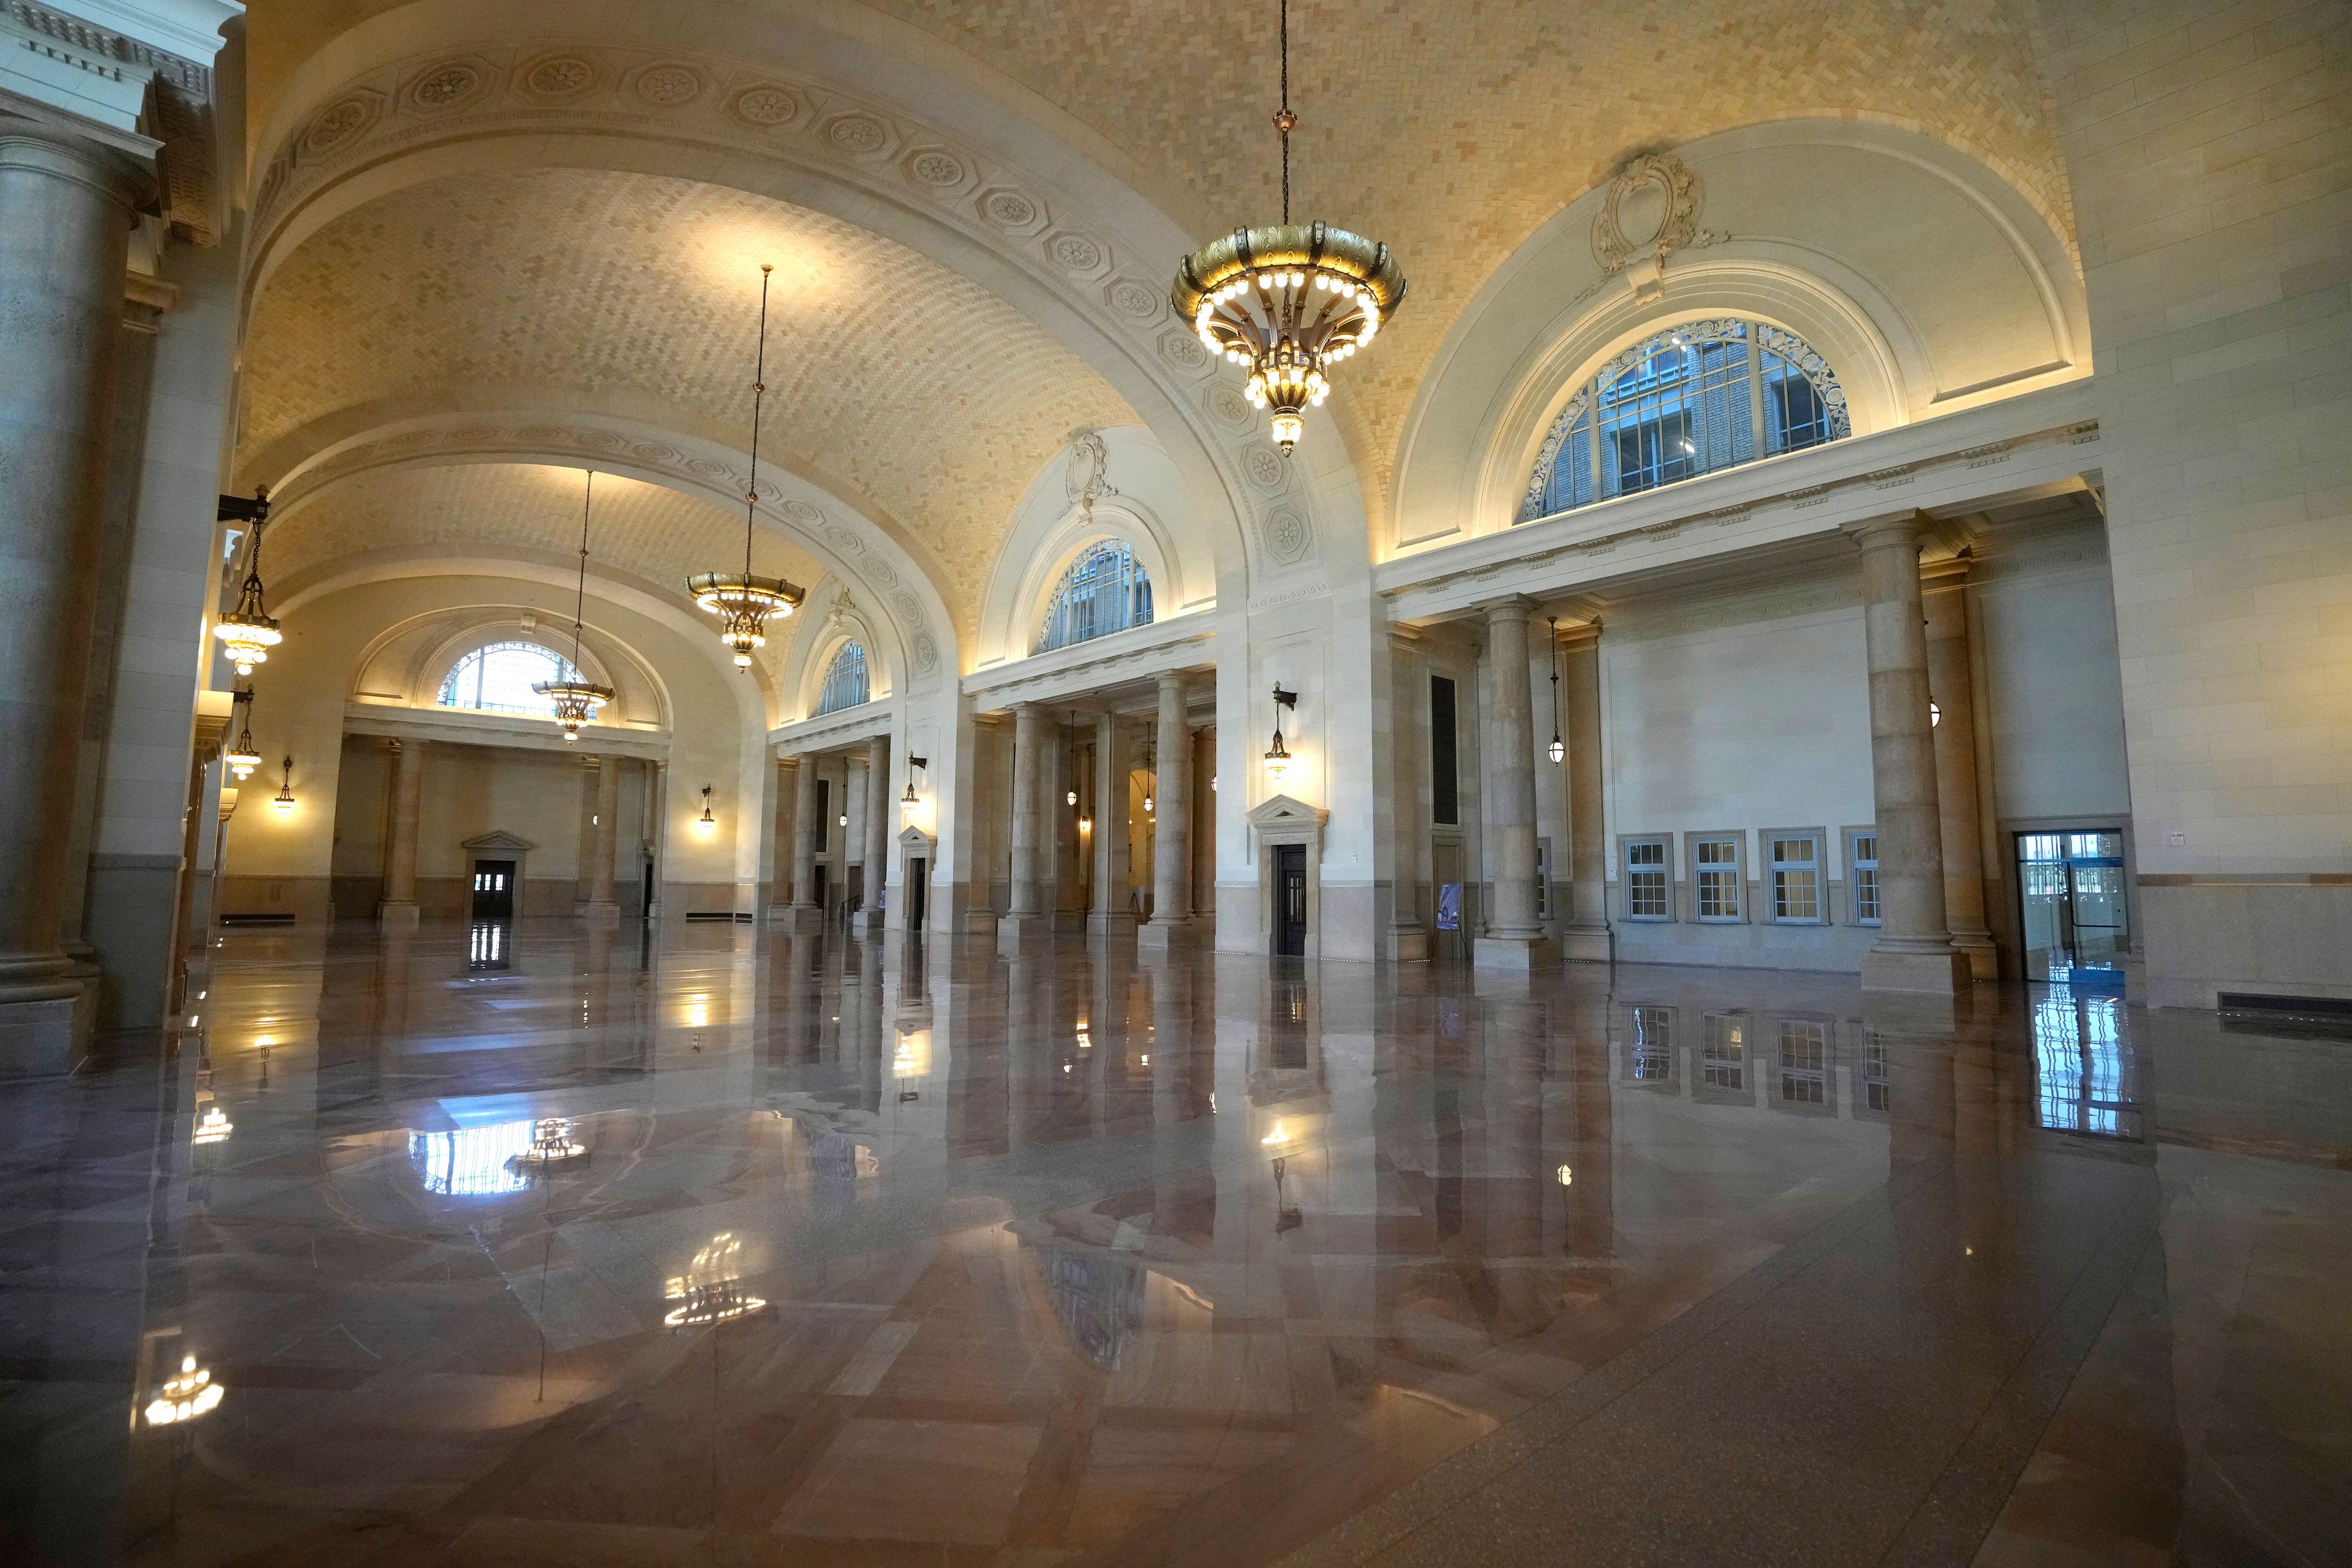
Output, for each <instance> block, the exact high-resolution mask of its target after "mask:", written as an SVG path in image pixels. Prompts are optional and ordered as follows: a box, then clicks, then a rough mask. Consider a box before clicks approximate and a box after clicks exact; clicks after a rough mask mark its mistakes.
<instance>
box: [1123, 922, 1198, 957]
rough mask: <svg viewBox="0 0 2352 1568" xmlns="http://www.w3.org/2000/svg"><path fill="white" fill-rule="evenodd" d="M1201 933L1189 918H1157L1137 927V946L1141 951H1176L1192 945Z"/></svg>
mask: <svg viewBox="0 0 2352 1568" xmlns="http://www.w3.org/2000/svg"><path fill="white" fill-rule="evenodd" d="M1199 935H1200V932H1199V931H1198V930H1197V929H1196V928H1195V927H1194V926H1193V924H1192V921H1189V920H1181V921H1160V920H1155V921H1149V922H1147V923H1145V924H1143V925H1139V926H1138V927H1136V928H1135V946H1136V950H1137V951H1138V952H1179V951H1181V950H1182V949H1184V948H1188V947H1191V946H1192V943H1193V942H1194V941H1195V940H1197V939H1198V937H1199Z"/></svg>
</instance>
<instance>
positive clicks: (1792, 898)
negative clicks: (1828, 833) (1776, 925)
mask: <svg viewBox="0 0 2352 1568" xmlns="http://www.w3.org/2000/svg"><path fill="white" fill-rule="evenodd" d="M1771 845H1772V918H1773V919H1774V920H1776V921H1789V922H1790V923H1791V924H1794V925H1819V924H1820V923H1821V920H1822V846H1821V840H1819V839H1818V838H1814V837H1811V835H1807V834H1792V835H1786V836H1780V835H1776V836H1775V837H1773V838H1772V840H1771Z"/></svg>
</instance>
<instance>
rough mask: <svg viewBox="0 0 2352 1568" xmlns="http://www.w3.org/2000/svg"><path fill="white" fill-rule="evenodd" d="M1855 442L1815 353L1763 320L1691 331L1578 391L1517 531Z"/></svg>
mask: <svg viewBox="0 0 2352 1568" xmlns="http://www.w3.org/2000/svg"><path fill="white" fill-rule="evenodd" d="M1852 434H1853V422H1852V421H1851V419H1849V418H1848V416H1847V414H1846V405H1845V388H1843V386H1841V385H1839V384H1838V378H1837V372H1835V371H1834V370H1832V369H1831V368H1830V366H1829V364H1828V363H1826V362H1825V361H1823V360H1822V356H1821V355H1820V354H1818V353H1814V352H1813V350H1812V347H1811V345H1810V344H1808V343H1807V342H1805V341H1804V340H1803V339H1802V338H1800V337H1798V336H1796V335H1795V334H1794V333H1792V332H1784V331H1781V330H1780V328H1778V327H1775V326H1771V325H1769V324H1767V323H1765V322H1763V321H1741V320H1739V319H1738V318H1737V317H1731V316H1723V317H1717V318H1714V319H1711V320H1707V321H1685V322H1684V323H1682V324H1681V325H1680V326H1678V327H1670V328H1668V329H1667V330H1666V331H1663V332H1659V333H1657V334H1656V335H1654V336H1653V337H1650V338H1647V339H1644V340H1643V342H1638V343H1635V344H1634V345H1633V347H1632V348H1629V349H1627V350H1626V351H1625V352H1624V353H1621V354H1619V355H1617V356H1616V357H1615V358H1614V359H1612V360H1611V361H1609V363H1606V364H1604V365H1602V366H1601V369H1600V371H1599V373H1598V374H1595V375H1594V376H1593V378H1592V379H1591V381H1588V382H1586V383H1585V384H1583V385H1582V386H1580V387H1579V388H1577V391H1576V395H1575V396H1573V397H1571V398H1570V399H1569V400H1568V406H1567V407H1565V408H1563V409H1561V410H1560V413H1559V418H1557V419H1555V420H1553V421H1552V426H1551V428H1550V430H1549V431H1548V432H1546V433H1545V436H1544V442H1543V447H1542V448H1541V449H1540V450H1539V451H1538V453H1537V455H1536V467H1535V472H1534V473H1533V474H1531V475H1529V476H1528V490H1527V495H1526V497H1525V498H1524V499H1523V500H1521V501H1520V503H1519V516H1518V521H1521V522H1528V521H1532V520H1534V519H1536V518H1539V517H1549V516H1551V515H1552V514H1553V513H1555V512H1562V511H1568V510H1571V509H1573V508H1576V507H1580V506H1589V505H1591V503H1592V502H1594V501H1597V500H1609V499H1610V498H1612V497H1613V496H1628V495H1633V494H1636V493H1637V492H1639V491H1642V490H1653V489H1657V488H1658V487H1659V486H1661V485H1670V484H1673V483H1674V482H1675V481H1676V480H1677V479H1695V478H1696V477H1697V476H1698V475H1700V474H1711V473H1714V472H1715V471H1716V470H1717V469H1718V468H1736V467H1738V465H1739V464H1741V463H1748V462H1753V461H1755V460H1756V459H1757V458H1775V457H1779V456H1780V454H1781V453H1783V452H1801V451H1802V450H1804V449H1805V448H1806V447H1818V446H1820V445H1821V444H1822V442H1824V441H1835V440H1838V439H1841V438H1842V437H1846V436H1850V435H1852Z"/></svg>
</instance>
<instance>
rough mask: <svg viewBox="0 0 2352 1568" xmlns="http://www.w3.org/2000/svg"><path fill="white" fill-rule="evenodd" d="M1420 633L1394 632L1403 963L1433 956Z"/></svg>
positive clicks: (1392, 815)
mask: <svg viewBox="0 0 2352 1568" xmlns="http://www.w3.org/2000/svg"><path fill="white" fill-rule="evenodd" d="M1419 640H1420V634H1418V633H1416V632H1410V631H1404V630H1396V631H1391V633H1390V634H1389V644H1388V654H1389V731H1388V733H1389V766H1388V768H1387V770H1386V771H1387V773H1388V775H1389V776H1388V781H1387V783H1388V806H1389V833H1390V837H1391V843H1390V854H1389V867H1390V912H1389V938H1388V954H1389V956H1390V957H1391V958H1392V959H1394V960H1395V961H1396V962H1397V963H1427V962H1428V960H1429V928H1428V927H1427V926H1426V925H1424V924H1423V922H1422V918H1421V890H1422V888H1423V885H1424V884H1426V883H1427V881H1428V880H1429V854H1428V845H1429V820H1428V808H1427V806H1426V805H1424V803H1423V799H1422V788H1423V781H1425V780H1426V779H1427V778H1428V777H1429V759H1428V755H1427V752H1428V735H1429V723H1428V717H1427V715H1428V702H1429V672H1428V670H1427V669H1426V668H1424V667H1423V664H1422V662H1421V657H1420V649H1419V647H1417V644H1418V642H1419Z"/></svg>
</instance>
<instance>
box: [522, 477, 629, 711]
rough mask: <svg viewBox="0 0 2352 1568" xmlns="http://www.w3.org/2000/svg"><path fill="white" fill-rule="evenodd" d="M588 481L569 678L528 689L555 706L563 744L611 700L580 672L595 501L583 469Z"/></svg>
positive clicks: (592, 480) (592, 481)
mask: <svg viewBox="0 0 2352 1568" xmlns="http://www.w3.org/2000/svg"><path fill="white" fill-rule="evenodd" d="M582 472H583V473H584V474H586V475H587V479H588V482H587V484H586V486H585V487H584V488H583V491H582V493H581V497H580V588H579V592H578V594H577V595H576V596H575V597H574V598H573V599H572V676H571V679H567V680H539V681H533V682H532V683H531V688H530V689H532V690H533V691H536V692H538V693H539V694H540V695H541V697H544V698H547V699H549V700H551V701H553V702H554V704H555V721H556V722H557V723H559V724H561V725H562V726H563V742H564V744H566V745H570V744H571V743H572V742H574V741H577V740H578V739H580V726H581V725H583V724H585V723H587V722H588V721H591V720H593V719H594V718H595V717H596V710H597V709H599V708H602V707H603V706H604V704H605V703H607V702H610V701H611V700H613V689H612V688H611V687H609V686H599V685H597V684H596V683H595V682H594V681H592V680H586V679H582V677H581V671H580V622H581V619H582V617H583V616H585V615H586V614H587V613H588V512H589V509H590V508H591V507H592V506H593V505H594V504H595V500H596V470H595V469H593V468H584V469H583V470H582Z"/></svg>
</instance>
